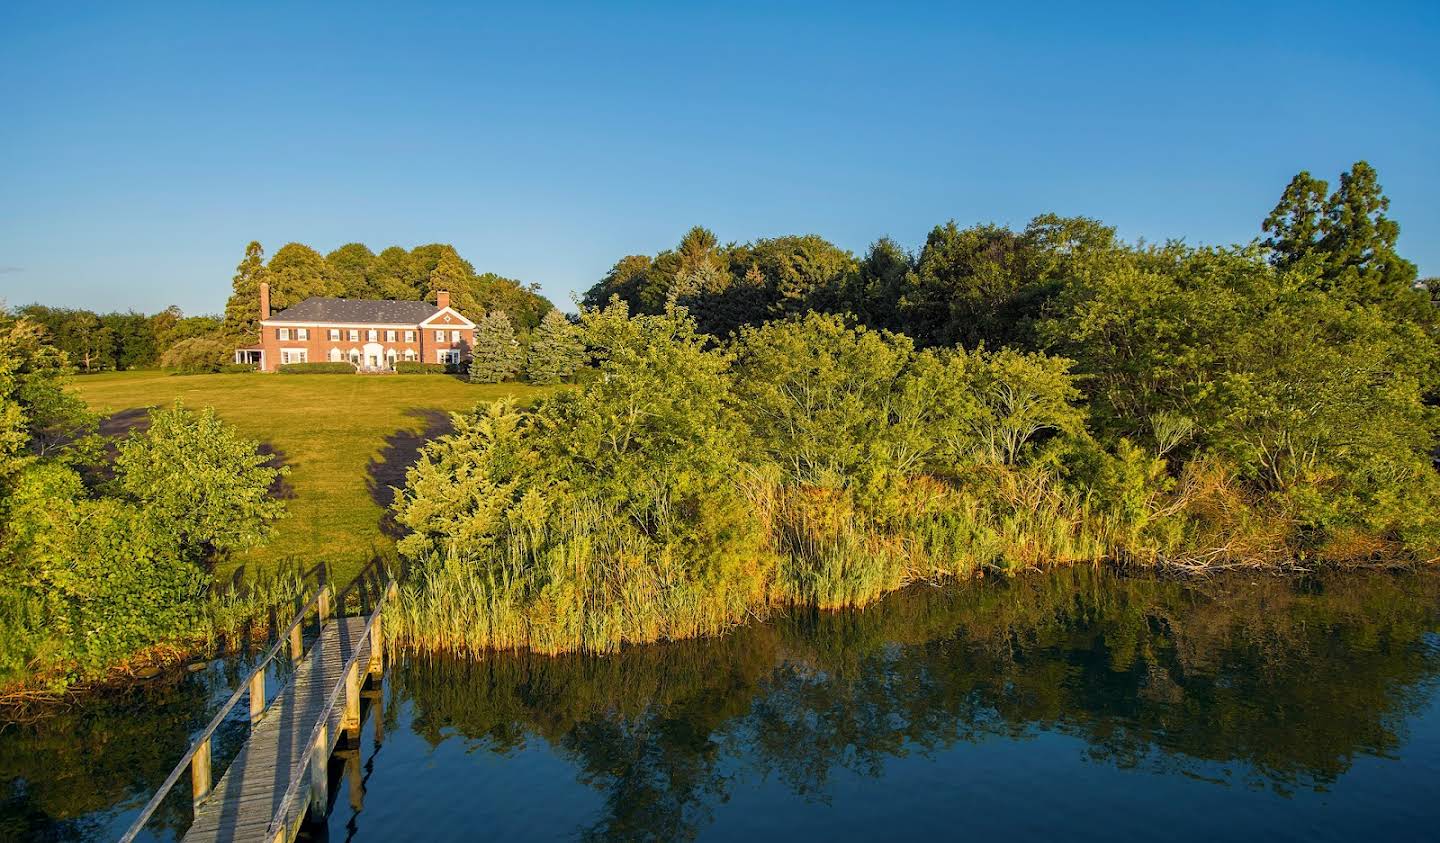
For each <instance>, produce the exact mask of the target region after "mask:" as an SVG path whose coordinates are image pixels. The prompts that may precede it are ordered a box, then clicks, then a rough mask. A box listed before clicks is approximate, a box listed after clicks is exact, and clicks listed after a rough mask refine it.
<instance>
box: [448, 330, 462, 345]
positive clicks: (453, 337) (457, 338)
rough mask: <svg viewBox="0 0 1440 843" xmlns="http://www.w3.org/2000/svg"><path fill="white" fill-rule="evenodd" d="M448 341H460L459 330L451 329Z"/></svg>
mask: <svg viewBox="0 0 1440 843" xmlns="http://www.w3.org/2000/svg"><path fill="white" fill-rule="evenodd" d="M450 341H451V342H459V341H460V332H459V331H451V332H450Z"/></svg>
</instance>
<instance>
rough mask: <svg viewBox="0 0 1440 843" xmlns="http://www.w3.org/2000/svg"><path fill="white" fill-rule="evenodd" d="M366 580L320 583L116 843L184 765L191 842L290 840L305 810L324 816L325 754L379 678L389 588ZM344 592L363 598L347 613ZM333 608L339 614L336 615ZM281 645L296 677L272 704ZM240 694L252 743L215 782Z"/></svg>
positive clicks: (149, 812)
mask: <svg viewBox="0 0 1440 843" xmlns="http://www.w3.org/2000/svg"><path fill="white" fill-rule="evenodd" d="M369 585H370V584H368V583H367V582H366V581H365V576H364V574H362V576H361V578H360V579H357V580H356V581H355V582H354V583H352V584H351V585H350V587H349V588H346V589H345V590H344V591H342V592H341V593H340V595H339V597H338V598H334V597H333V592H332V591H331V590H330V587H329V586H328V585H322V586H321V587H320V590H319V591H318V592H317V593H316V594H315V596H314V597H313V598H311V600H310V602H309V603H307V604H306V605H305V606H304V607H303V608H301V609H300V610H299V612H298V613H297V614H296V615H295V617H294V619H293V620H291V622H290V624H289V626H288V627H286V629H285V630H284V632H283V633H281V634H280V635H279V636H278V640H277V641H276V642H275V644H274V645H273V646H271V648H270V649H269V651H268V652H266V653H265V655H264V656H263V657H262V658H261V659H260V661H259V663H258V664H257V665H256V667H255V668H254V669H253V670H252V672H251V673H250V675H249V677H247V678H246V680H245V684H244V685H243V686H242V687H240V688H237V689H236V690H235V692H234V693H233V694H231V696H230V698H229V699H228V700H227V701H226V702H225V704H224V705H222V706H221V707H220V710H219V712H218V713H217V714H216V715H215V716H214V718H213V719H212V720H211V721H210V724H209V725H208V726H207V727H206V728H205V730H204V731H203V732H201V733H200V735H199V737H198V738H196V740H195V742H194V743H193V744H191V746H190V749H189V751H188V752H186V753H185V756H184V757H183V758H181V759H180V762H179V763H178V764H177V765H176V766H175V769H173V770H172V771H171V772H170V775H169V776H168V777H166V779H165V782H164V784H162V785H161V786H160V788H159V790H158V791H157V792H156V793H155V795H154V796H153V797H152V798H151V799H150V802H149V803H147V804H146V806H145V807H144V809H143V810H142V811H141V812H140V815H139V816H138V817H137V818H136V819H135V822H134V823H133V824H132V825H131V827H130V830H129V831H127V832H126V834H125V836H124V837H122V838H121V840H122V843H129V841H132V840H134V839H135V838H136V837H137V836H138V835H140V834H141V832H143V831H144V830H145V827H146V825H147V823H149V821H150V820H151V818H152V817H153V816H154V815H155V812H156V810H157V809H158V808H159V806H160V804H161V803H162V802H163V801H164V800H165V798H166V797H167V795H168V794H169V793H170V792H171V791H172V789H173V788H174V787H175V785H176V784H178V783H179V781H180V778H181V776H183V775H184V773H185V771H186V770H189V771H190V785H191V797H192V799H193V802H194V819H193V821H192V822H191V825H190V828H189V830H188V831H187V832H186V834H185V838H184V839H185V840H187V841H251V840H254V841H265V843H288V841H290V840H292V839H294V837H295V835H296V834H298V833H299V831H300V826H301V823H302V821H303V820H304V819H305V817H306V815H307V812H308V814H309V815H310V816H313V817H315V818H317V819H323V818H324V816H325V814H326V811H327V810H328V806H329V769H330V758H331V756H332V755H333V754H335V752H336V750H337V748H339V746H340V744H341V741H342V739H344V738H345V737H346V736H347V735H348V736H349V737H350V738H352V739H357V738H358V737H359V734H360V697H361V686H362V685H363V684H364V683H365V681H366V680H367V679H369V678H372V677H373V678H374V679H375V680H376V682H377V683H378V681H379V680H380V678H381V677H382V676H383V674H384V666H385V658H384V646H383V641H384V639H383V638H382V636H381V633H380V615H381V608H382V606H383V604H384V602H385V599H386V597H388V596H389V595H390V594H392V593H394V589H395V584H394V582H389V583H388V584H381V583H379V582H376V583H374V585H375V586H376V588H375V591H376V593H375V594H374V595H373V596H372V595H371V594H370V593H369V592H370V589H369V587H368V586H369ZM347 597H352V598H355V599H357V600H358V601H359V604H360V605H359V607H358V608H359V609H360V614H358V615H356V616H353V617H344V614H345V607H346V598H347ZM332 603H334V604H338V605H334V606H332ZM337 610H338V614H339V615H340V616H339V617H335V616H334V615H335V614H337ZM312 613H313V614H314V615H315V617H316V618H317V620H318V628H319V633H318V637H317V638H316V639H315V641H314V643H313V644H312V645H311V647H310V649H309V651H308V652H306V651H305V650H304V646H303V645H304V641H303V637H304V636H303V632H304V627H305V624H306V618H307V617H309V616H310V615H311V614H312ZM282 648H286V649H288V652H289V656H290V659H291V660H292V662H293V663H294V665H295V670H294V674H293V676H292V678H291V681H290V682H289V684H287V685H286V686H285V687H284V688H283V689H282V690H281V691H280V692H279V693H278V694H276V696H275V698H274V699H273V700H267V698H266V691H265V679H266V671H267V668H268V666H269V665H270V664H271V663H272V662H274V660H275V659H276V658H277V657H278V656H279V654H280V651H281V649H282ZM242 697H247V698H248V699H249V701H250V735H249V739H248V740H247V741H246V743H245V745H244V746H243V747H241V749H240V751H239V753H238V754H237V755H236V756H235V758H234V759H233V760H232V761H231V762H230V764H229V766H228V767H226V768H225V773H224V775H222V776H221V777H220V781H219V782H218V783H216V784H215V786H214V787H212V786H211V763H212V760H213V759H212V748H211V744H212V741H213V740H214V736H215V731H216V729H218V728H219V727H220V725H221V724H222V723H224V722H225V720H226V718H227V717H228V716H229V714H230V712H231V711H232V710H233V709H234V707H235V706H236V705H237V704H238V703H239V701H240V699H241V698H242ZM377 734H378V731H377Z"/></svg>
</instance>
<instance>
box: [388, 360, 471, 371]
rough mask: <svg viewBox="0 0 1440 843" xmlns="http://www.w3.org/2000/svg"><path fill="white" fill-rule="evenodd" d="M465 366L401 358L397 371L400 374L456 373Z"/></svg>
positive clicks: (396, 366) (396, 365) (396, 367)
mask: <svg viewBox="0 0 1440 843" xmlns="http://www.w3.org/2000/svg"><path fill="white" fill-rule="evenodd" d="M461 371H463V367H461V366H460V365H458V364H453V363H421V362H420V361H418V360H400V361H397V362H396V363H395V372H396V374H400V375H454V374H458V373H459V372H461Z"/></svg>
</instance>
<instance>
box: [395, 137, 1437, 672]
mask: <svg viewBox="0 0 1440 843" xmlns="http://www.w3.org/2000/svg"><path fill="white" fill-rule="evenodd" d="M1387 207H1388V201H1387V200H1386V199H1385V198H1384V195H1383V193H1381V191H1380V187H1379V184H1378V182H1377V180H1376V176H1375V172H1374V170H1373V169H1372V168H1370V167H1369V166H1368V165H1367V164H1365V163H1364V162H1359V163H1357V164H1356V165H1355V166H1354V167H1353V168H1352V169H1351V170H1350V171H1349V172H1347V173H1344V174H1342V176H1341V179H1340V182H1339V186H1338V187H1337V188H1336V189H1335V190H1334V191H1333V192H1330V191H1329V186H1328V184H1327V183H1325V182H1323V181H1321V180H1318V179H1315V178H1313V177H1311V176H1310V175H1309V174H1308V173H1301V174H1299V175H1298V176H1296V178H1295V179H1294V180H1292V182H1291V184H1290V185H1289V186H1288V187H1287V188H1286V191H1285V192H1284V194H1283V195H1282V198H1281V201H1280V203H1279V204H1278V205H1277V207H1276V208H1275V210H1274V211H1273V212H1272V213H1271V214H1270V216H1269V217H1268V218H1267V219H1266V220H1265V223H1264V230H1265V232H1266V233H1267V234H1268V235H1269V236H1268V238H1267V239H1266V240H1265V241H1263V242H1256V243H1252V244H1250V245H1247V246H1236V247H1190V246H1186V245H1184V244H1182V243H1178V242H1171V243H1166V244H1163V245H1158V246H1157V245H1147V244H1143V243H1142V244H1136V245H1132V244H1126V243H1123V242H1121V241H1119V240H1118V239H1117V238H1116V237H1115V232H1114V229H1112V228H1109V227H1106V226H1103V225H1101V224H1100V223H1098V222H1096V221H1094V220H1090V219H1085V218H1061V217H1055V216H1042V217H1037V218H1036V219H1035V220H1034V221H1032V222H1031V224H1030V225H1029V226H1028V227H1027V228H1026V229H1025V230H1024V231H1023V232H1018V233H1017V232H1013V231H1011V230H1009V229H1005V228H999V227H995V226H980V227H976V228H973V229H966V230H961V229H959V228H958V227H956V226H955V225H954V224H953V223H952V224H949V225H947V226H939V227H937V228H936V229H935V230H934V231H932V232H931V234H930V237H929V238H928V240H927V241H926V244H925V246H924V248H923V249H922V250H921V252H920V253H919V254H918V255H911V254H909V253H906V252H904V251H903V250H901V249H900V248H899V247H898V246H896V245H895V244H894V243H893V242H892V241H889V240H887V239H882V240H880V241H877V242H876V243H875V244H874V245H873V246H872V247H871V249H870V251H869V253H868V254H867V255H865V256H864V257H863V258H862V259H859V260H857V259H855V258H854V257H852V256H851V255H850V254H849V253H848V252H844V251H842V250H839V249H837V248H835V247H834V246H832V245H830V244H828V243H826V242H825V241H823V240H821V239H820V238H817V237H813V236H807V237H789V238H776V239H774V240H762V241H757V242H755V243H749V244H743V245H736V244H729V245H721V244H720V243H719V241H718V239H717V238H716V237H715V236H714V234H712V233H711V232H709V231H707V230H705V229H700V228H697V229H693V230H692V231H691V232H689V233H688V234H687V235H686V236H685V238H684V239H683V240H682V241H681V243H680V244H679V246H678V247H677V248H676V249H674V250H669V251H666V252H662V253H661V254H659V255H657V256H655V257H650V256H630V257H626V258H623V259H622V260H620V261H619V262H617V263H616V265H615V267H614V268H613V269H612V270H611V272H610V273H609V274H607V276H606V277H605V278H604V279H603V280H602V281H601V282H600V283H599V284H597V285H596V287H595V288H594V289H592V290H591V291H590V292H589V293H588V294H587V296H586V301H585V303H586V305H587V307H585V308H584V309H583V311H582V313H581V316H580V326H581V332H582V334H583V337H584V344H585V346H586V349H587V352H588V355H589V359H590V361H591V364H592V367H593V369H592V370H591V371H589V372H588V373H587V375H586V377H585V379H584V384H583V386H582V388H581V389H579V390H570V391H566V392H562V393H559V394H556V395H553V396H550V397H547V398H544V399H542V400H540V401H538V402H537V403H535V404H534V405H532V406H530V407H527V408H524V409H520V408H517V407H515V406H513V405H512V404H509V403H506V402H500V403H496V404H492V405H488V406H482V407H480V408H477V410H476V411H474V412H473V413H470V414H463V415H457V416H456V417H455V422H454V428H455V431H454V432H453V433H451V434H449V435H446V436H443V437H440V438H439V439H438V440H436V441H435V442H433V443H431V444H430V445H428V446H427V447H426V448H425V449H424V450H423V451H422V452H421V457H420V460H419V462H418V463H417V464H416V466H415V467H414V468H413V469H411V471H410V472H409V474H408V476H407V483H406V486H405V488H404V489H403V490H401V492H400V495H399V497H398V498H397V500H396V502H395V504H394V510H395V519H396V522H397V523H398V524H400V525H401V526H403V527H404V528H405V529H406V530H407V531H408V535H407V536H406V537H405V538H403V539H402V540H401V541H400V543H399V550H400V552H401V554H402V555H403V556H405V557H406V558H408V559H409V560H411V562H412V563H414V568H413V571H414V573H413V575H412V577H411V578H410V581H409V582H408V583H407V584H406V585H405V587H404V588H403V589H402V592H401V599H400V600H399V602H398V605H397V606H396V608H395V610H394V615H395V618H396V621H397V622H396V623H393V624H390V625H389V626H388V629H389V630H390V631H391V634H393V635H394V636H396V638H397V640H398V641H399V642H400V643H402V644H403V645H405V646H407V647H409V648H411V649H414V650H422V651H423V650H434V651H443V652H459V653H472V654H478V653H482V652H485V651H488V650H494V649H499V650H510V649H527V650H532V651H535V652H539V653H561V652H567V651H574V650H580V651H591V652H614V651H615V650H617V649H619V648H620V647H621V646H622V645H625V644H639V643H648V642H654V641H663V640H678V639H685V638H691V637H696V636H703V635H710V634H718V633H722V632H724V631H726V630H728V629H731V628H733V627H734V626H736V625H738V624H740V623H742V622H743V621H745V620H747V619H751V618H755V617H762V616H764V615H765V614H766V613H767V612H768V611H770V610H771V609H773V608H775V607H778V606H794V605H799V606H811V607H816V608H819V609H832V608H840V607H861V606H865V605H867V604H869V603H871V602H873V601H874V600H876V599H877V598H879V597H880V596H882V595H884V594H886V593H889V592H891V591H894V590H896V589H898V588H900V587H902V586H904V585H905V584H907V583H911V582H917V581H927V580H932V581H933V580H938V579H942V578H947V577H965V576H973V575H977V574H983V573H986V572H997V573H1002V574H1003V573H1010V572H1013V571H1016V570H1020V569H1025V568H1030V567H1040V566H1060V565H1067V564H1074V563H1082V562H1083V563H1098V562H1107V563H1112V564H1121V565H1131V566H1148V567H1155V568H1160V567H1163V568H1167V569H1171V570H1176V569H1184V570H1189V571H1192V572H1194V571H1204V570H1217V569H1222V568H1235V567H1245V568H1257V569H1267V570H1283V569H1286V568H1294V567H1297V566H1312V565H1317V564H1334V565H1347V564H1348V565H1355V564H1375V563H1382V564H1393V563H1408V564H1428V563H1433V562H1434V561H1435V560H1436V559H1437V556H1440V474H1437V472H1436V462H1435V460H1436V454H1437V429H1440V428H1437V412H1436V407H1437V404H1440V376H1437V373H1440V353H1437V342H1436V340H1437V337H1440V319H1437V309H1436V307H1435V302H1434V301H1433V300H1432V298H1431V295H1432V294H1431V292H1430V288H1433V287H1435V286H1436V285H1435V284H1433V283H1431V284H1428V285H1427V284H1420V283H1417V281H1416V271H1415V267H1414V265H1413V264H1410V263H1409V262H1408V261H1405V260H1404V259H1403V258H1401V257H1400V256H1399V255H1398V254H1397V253H1396V252H1395V250H1394V245H1395V240H1396V237H1397V236H1398V232H1399V227H1398V225H1397V224H1395V222H1394V221H1393V220H1390V219H1388V218H1387V217H1386V216H1385V214H1384V211H1385V210H1386V209H1387Z"/></svg>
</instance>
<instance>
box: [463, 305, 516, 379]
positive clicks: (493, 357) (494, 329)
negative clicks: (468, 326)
mask: <svg viewBox="0 0 1440 843" xmlns="http://www.w3.org/2000/svg"><path fill="white" fill-rule="evenodd" d="M524 362H525V352H524V351H523V350H522V349H521V348H520V343H519V342H518V341H517V340H516V339H515V329H514V328H512V327H511V326H510V317H508V316H506V315H505V313H504V312H503V311H499V310H492V311H490V312H489V313H487V314H485V318H483V319H481V320H480V321H479V322H478V323H476V325H475V347H474V348H472V349H471V350H470V380H471V382H473V383H500V382H501V381H507V380H510V379H511V378H513V377H515V373H516V372H518V371H520V366H521V365H522V364H523V363H524Z"/></svg>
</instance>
